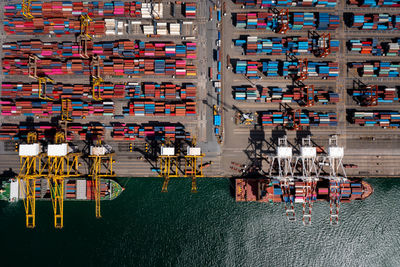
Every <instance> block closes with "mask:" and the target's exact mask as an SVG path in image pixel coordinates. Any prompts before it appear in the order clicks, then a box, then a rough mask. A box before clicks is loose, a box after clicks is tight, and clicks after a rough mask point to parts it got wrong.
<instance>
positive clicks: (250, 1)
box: [233, 0, 387, 8]
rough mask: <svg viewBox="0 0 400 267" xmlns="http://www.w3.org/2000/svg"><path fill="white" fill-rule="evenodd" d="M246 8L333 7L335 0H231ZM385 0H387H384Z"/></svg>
mask: <svg viewBox="0 0 400 267" xmlns="http://www.w3.org/2000/svg"><path fill="white" fill-rule="evenodd" d="M233 1H234V2H235V3H236V4H237V5H244V6H245V7H246V8H255V7H261V8H269V7H275V6H277V7H296V6H298V7H335V6H336V3H337V0H276V1H274V0H233ZM385 1H387V0H385Z"/></svg>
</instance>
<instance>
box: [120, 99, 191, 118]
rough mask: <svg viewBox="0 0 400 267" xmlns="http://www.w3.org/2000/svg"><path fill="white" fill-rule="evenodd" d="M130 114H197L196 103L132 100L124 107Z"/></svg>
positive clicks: (124, 110) (126, 113) (124, 111)
mask: <svg viewBox="0 0 400 267" xmlns="http://www.w3.org/2000/svg"><path fill="white" fill-rule="evenodd" d="M123 113H124V115H128V116H195V115H196V103H195V102H189V101H188V102H184V103H166V102H161V101H151V100H145V101H132V102H130V103H129V105H128V107H126V108H124V109H123Z"/></svg>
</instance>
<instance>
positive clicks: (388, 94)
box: [352, 86, 399, 104]
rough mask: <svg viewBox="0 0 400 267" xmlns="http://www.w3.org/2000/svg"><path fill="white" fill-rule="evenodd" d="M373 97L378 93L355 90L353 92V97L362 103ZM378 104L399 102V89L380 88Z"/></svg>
mask: <svg viewBox="0 0 400 267" xmlns="http://www.w3.org/2000/svg"><path fill="white" fill-rule="evenodd" d="M371 94H372V96H375V95H376V91H374V90H372V93H371V90H360V89H357V90H356V89H355V90H352V95H353V97H355V98H357V99H359V101H360V102H362V101H363V100H364V99H366V98H367V99H368V98H370V97H371ZM377 96H378V104H380V103H393V102H398V101H399V98H398V95H397V88H396V87H386V86H380V87H378V92H377Z"/></svg>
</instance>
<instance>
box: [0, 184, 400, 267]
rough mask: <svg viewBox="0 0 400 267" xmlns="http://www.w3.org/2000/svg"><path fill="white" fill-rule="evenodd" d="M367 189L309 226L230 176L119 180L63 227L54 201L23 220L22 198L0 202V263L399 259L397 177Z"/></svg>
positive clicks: (79, 207) (72, 209)
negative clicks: (242, 192)
mask: <svg viewBox="0 0 400 267" xmlns="http://www.w3.org/2000/svg"><path fill="white" fill-rule="evenodd" d="M367 181H368V182H369V183H371V184H372V186H373V187H374V190H375V192H374V194H373V195H372V196H371V197H370V198H368V199H366V200H365V201H356V202H352V203H344V204H342V205H341V217H340V220H341V224H340V226H338V227H332V226H330V224H329V205H328V203H316V204H315V205H314V209H313V222H312V225H311V226H310V227H304V226H303V225H302V223H301V220H300V216H301V208H300V206H299V205H297V206H296V208H297V209H296V211H297V218H298V220H297V221H296V222H289V221H288V220H287V219H286V216H285V215H284V207H283V205H281V204H262V203H236V202H235V200H234V198H233V197H232V195H231V192H230V183H229V180H228V179H220V178H218V179H200V180H199V182H198V190H199V192H198V193H197V194H191V193H190V181H189V180H188V179H185V180H183V179H181V180H171V182H170V185H169V192H168V193H161V192H160V190H161V186H162V181H161V180H160V179H157V178H154V179H153V178H136V179H119V182H120V183H121V184H122V185H124V186H125V187H126V190H125V191H124V192H123V193H122V195H121V196H120V197H119V198H117V199H116V200H114V201H103V202H102V216H103V218H102V219H96V218H95V210H94V203H93V202H65V207H64V217H65V218H64V229H62V230H56V229H54V228H53V218H52V207H51V202H38V203H37V212H36V214H37V216H36V219H37V226H36V228H35V229H33V230H31V229H25V219H24V208H23V203H22V202H19V203H16V204H15V203H14V204H10V203H6V202H1V203H0V229H1V230H0V233H1V235H0V237H1V242H0V244H1V245H0V246H1V247H0V255H1V259H0V266H3V267H8V266H68V267H72V266H185V267H186V266H324V267H325V266H400V253H399V251H400V222H399V221H400V213H399V210H400V208H399V207H400V180H396V179H368V180H367Z"/></svg>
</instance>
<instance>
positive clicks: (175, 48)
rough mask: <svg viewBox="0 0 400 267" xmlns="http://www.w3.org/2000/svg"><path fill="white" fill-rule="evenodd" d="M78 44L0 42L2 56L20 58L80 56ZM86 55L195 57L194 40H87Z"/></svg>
mask: <svg viewBox="0 0 400 267" xmlns="http://www.w3.org/2000/svg"><path fill="white" fill-rule="evenodd" d="M81 49H82V47H81V46H80V44H79V43H76V42H62V43H57V42H42V41H40V40H34V41H33V40H32V41H18V42H15V43H4V44H3V54H4V56H5V57H6V58H18V57H20V58H24V57H28V56H29V55H32V54H34V55H37V56H39V57H45V58H52V57H62V58H71V57H78V58H79V57H80V51H81ZM87 55H88V56H94V55H98V56H100V58H102V59H109V58H111V57H124V58H149V57H157V58H188V59H189V58H190V59H195V58H196V43H192V42H188V43H184V44H175V43H173V42H141V41H115V42H99V43H92V42H89V43H88V47H87Z"/></svg>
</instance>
